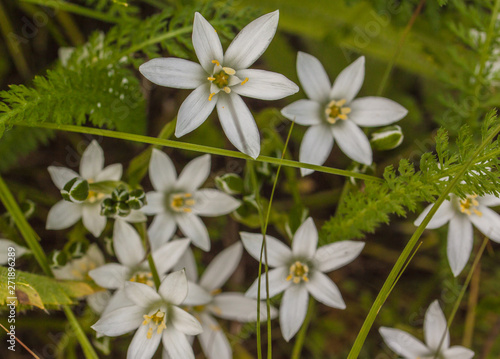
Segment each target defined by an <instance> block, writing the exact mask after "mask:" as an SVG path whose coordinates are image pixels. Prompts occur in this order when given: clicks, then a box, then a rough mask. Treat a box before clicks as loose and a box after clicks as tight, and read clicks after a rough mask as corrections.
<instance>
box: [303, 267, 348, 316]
mask: <svg viewBox="0 0 500 359" xmlns="http://www.w3.org/2000/svg"><path fill="white" fill-rule="evenodd" d="M305 286H306V288H307V290H308V291H309V293H311V295H312V296H313V297H314V298H316V300H317V301H318V302H321V303H323V304H325V305H328V306H329V307H332V308H339V309H345V303H344V300H343V299H342V294H340V291H339V288H338V287H337V285H336V284H335V283H334V282H333V281H332V280H331V279H330V278H328V277H327V276H326V275H325V274H323V273H321V272H319V271H315V272H314V273H313V274H312V275H311V277H310V278H309V282H306V283H305Z"/></svg>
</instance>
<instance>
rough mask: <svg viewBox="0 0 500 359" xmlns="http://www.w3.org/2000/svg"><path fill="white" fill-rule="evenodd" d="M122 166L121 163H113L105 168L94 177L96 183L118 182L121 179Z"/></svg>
mask: <svg viewBox="0 0 500 359" xmlns="http://www.w3.org/2000/svg"><path fill="white" fill-rule="evenodd" d="M122 173H123V166H122V165H121V163H115V164H112V165H109V166H107V167H105V168H104V169H103V170H102V171H101V172H99V173H98V174H97V176H96V177H95V181H96V182H100V181H119V180H120V178H121V177H122Z"/></svg>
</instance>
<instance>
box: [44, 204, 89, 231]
mask: <svg viewBox="0 0 500 359" xmlns="http://www.w3.org/2000/svg"><path fill="white" fill-rule="evenodd" d="M82 207H83V206H82V205H80V204H76V203H71V202H68V201H64V200H63V201H59V202H57V203H56V204H55V205H54V206H53V207H52V208H51V209H50V211H49V214H48V216H47V224H46V227H45V228H46V229H65V228H68V227H71V226H72V225H73V224H75V223H76V222H78V220H79V219H80V218H81V217H82Z"/></svg>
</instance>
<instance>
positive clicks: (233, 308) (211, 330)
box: [176, 242, 277, 359]
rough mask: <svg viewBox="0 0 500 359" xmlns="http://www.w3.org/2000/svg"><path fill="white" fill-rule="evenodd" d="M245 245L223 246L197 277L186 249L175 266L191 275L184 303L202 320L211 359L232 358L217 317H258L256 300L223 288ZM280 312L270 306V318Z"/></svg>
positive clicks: (249, 319)
mask: <svg viewBox="0 0 500 359" xmlns="http://www.w3.org/2000/svg"><path fill="white" fill-rule="evenodd" d="M242 252H243V246H242V245H241V243H240V242H238V243H235V244H233V245H232V246H230V247H228V248H226V249H224V250H223V251H222V252H220V253H219V254H218V255H217V256H216V257H215V258H214V259H213V260H212V262H211V263H210V264H209V265H208V267H207V269H206V270H205V272H204V273H203V275H202V276H201V278H200V280H198V272H197V269H196V262H195V260H194V257H193V253H192V252H191V250H189V249H188V250H187V251H186V253H185V254H184V256H183V257H182V258H181V259H180V260H179V263H178V264H177V265H176V267H184V268H185V269H186V275H187V278H188V295H187V297H186V299H185V300H184V302H183V303H182V305H183V306H186V307H187V310H188V311H189V312H190V313H191V314H193V315H194V316H195V317H196V318H197V319H198V320H199V321H200V323H201V326H202V328H203V333H201V334H199V335H198V339H199V340H200V344H201V347H202V349H203V352H204V353H205V355H206V356H207V358H208V359H231V358H233V352H232V349H231V345H230V344H229V341H228V340H227V337H226V335H225V334H224V331H223V330H222V329H221V327H220V326H219V324H218V323H217V321H216V320H215V319H214V316H215V317H219V318H222V319H227V320H236V321H239V322H243V323H246V322H254V321H256V320H257V301H256V300H255V299H251V298H247V297H245V296H244V294H243V293H237V292H227V293H224V292H222V291H221V287H222V286H223V285H224V283H225V282H226V281H227V280H228V279H229V277H230V276H231V275H232V274H233V272H234V271H235V269H236V267H237V266H238V264H239V263H240V260H241V255H242ZM276 315H277V312H276V309H275V308H273V307H271V317H272V318H274V317H275V316H276ZM266 318H267V315H266V303H261V315H260V319H261V320H266Z"/></svg>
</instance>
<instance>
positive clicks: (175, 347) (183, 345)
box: [163, 326, 194, 359]
mask: <svg viewBox="0 0 500 359" xmlns="http://www.w3.org/2000/svg"><path fill="white" fill-rule="evenodd" d="M163 350H164V352H165V351H166V352H167V353H168V357H169V359H194V353H193V347H192V346H191V343H190V342H189V340H187V338H186V335H185V334H184V333H181V332H179V331H177V330H175V329H174V328H170V327H168V326H167V329H165V331H164V332H163ZM163 359H165V354H164V355H163Z"/></svg>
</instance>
